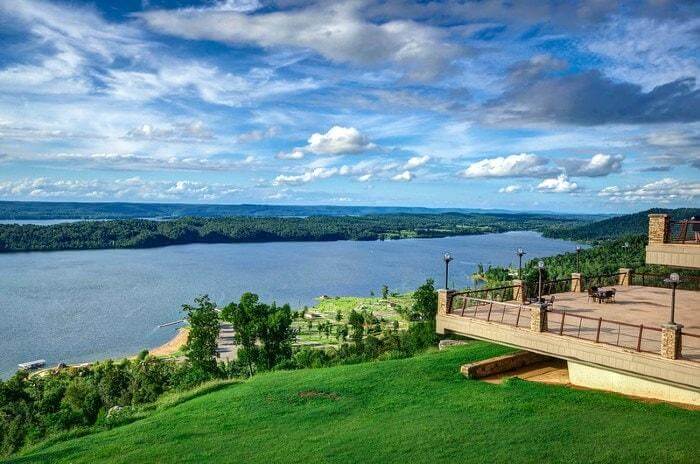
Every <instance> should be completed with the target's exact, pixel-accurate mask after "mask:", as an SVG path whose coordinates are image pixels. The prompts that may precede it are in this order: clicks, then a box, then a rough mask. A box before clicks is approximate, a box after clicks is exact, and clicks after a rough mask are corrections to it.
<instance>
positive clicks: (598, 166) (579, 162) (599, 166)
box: [562, 153, 625, 177]
mask: <svg viewBox="0 0 700 464" xmlns="http://www.w3.org/2000/svg"><path fill="white" fill-rule="evenodd" d="M624 159H625V157H624V156H623V155H606V154H603V153H598V154H596V155H593V157H592V158H591V159H573V158H572V159H567V160H564V161H562V164H563V165H564V167H565V168H566V173H567V174H568V175H570V176H583V177H603V176H607V175H608V174H611V173H614V172H620V171H621V170H622V161H623V160H624Z"/></svg>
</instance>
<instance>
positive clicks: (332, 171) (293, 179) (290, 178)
mask: <svg viewBox="0 0 700 464" xmlns="http://www.w3.org/2000/svg"><path fill="white" fill-rule="evenodd" d="M338 172H339V170H338V168H320V167H319V168H314V169H311V170H309V171H306V172H305V173H303V174H299V175H283V174H280V175H279V176H277V177H275V180H274V181H272V185H283V184H306V183H308V182H311V181H314V180H317V179H327V178H329V177H332V176H334V175H336V174H338Z"/></svg>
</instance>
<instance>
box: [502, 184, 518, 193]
mask: <svg viewBox="0 0 700 464" xmlns="http://www.w3.org/2000/svg"><path fill="white" fill-rule="evenodd" d="M521 189H522V187H521V186H520V185H507V186H505V187H501V188H500V189H498V193H515V192H518V191H520V190H521Z"/></svg>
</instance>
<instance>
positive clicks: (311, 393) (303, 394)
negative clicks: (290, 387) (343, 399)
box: [297, 390, 340, 401]
mask: <svg viewBox="0 0 700 464" xmlns="http://www.w3.org/2000/svg"><path fill="white" fill-rule="evenodd" d="M297 395H298V396H299V398H302V399H315V398H320V399H324V400H332V401H337V400H339V399H340V395H338V394H337V393H334V392H322V391H318V390H304V391H300V392H299V393H297Z"/></svg>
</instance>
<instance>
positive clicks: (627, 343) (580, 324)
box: [547, 310, 661, 354]
mask: <svg viewBox="0 0 700 464" xmlns="http://www.w3.org/2000/svg"><path fill="white" fill-rule="evenodd" d="M547 316H548V317H547V319H548V320H547V331H548V332H550V333H555V334H558V335H563V336H567V337H574V338H580V339H582V340H588V341H592V342H595V343H602V344H605V345H611V346H619V347H622V348H628V349H632V350H635V351H640V352H642V351H643V352H647V353H657V354H658V353H659V352H660V351H661V329H660V328H657V327H649V326H645V325H643V324H630V323H628V322H622V321H613V320H609V319H603V318H602V317H590V316H581V315H580V314H572V313H569V312H566V311H557V310H550V311H548V312H547ZM552 316H553V317H552Z"/></svg>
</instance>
